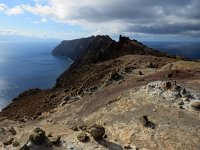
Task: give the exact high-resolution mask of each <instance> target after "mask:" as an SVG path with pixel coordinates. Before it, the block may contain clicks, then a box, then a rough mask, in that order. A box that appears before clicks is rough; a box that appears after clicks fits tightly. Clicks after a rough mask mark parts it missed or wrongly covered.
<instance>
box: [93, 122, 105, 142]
mask: <svg viewBox="0 0 200 150" xmlns="http://www.w3.org/2000/svg"><path fill="white" fill-rule="evenodd" d="M90 134H91V136H92V137H93V138H94V139H95V140H100V139H102V138H103V136H104V134H105V128H104V127H103V126H101V125H93V126H92V127H91V129H90Z"/></svg>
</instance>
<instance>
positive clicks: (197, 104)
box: [190, 102, 200, 111]
mask: <svg viewBox="0 0 200 150" xmlns="http://www.w3.org/2000/svg"><path fill="white" fill-rule="evenodd" d="M190 109H192V110H196V111H200V102H191V103H190Z"/></svg>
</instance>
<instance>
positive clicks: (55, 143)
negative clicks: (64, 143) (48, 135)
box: [51, 136, 61, 146]
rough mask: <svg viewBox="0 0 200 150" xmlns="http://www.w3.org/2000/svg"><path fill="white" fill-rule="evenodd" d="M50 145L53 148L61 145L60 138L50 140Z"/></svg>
mask: <svg viewBox="0 0 200 150" xmlns="http://www.w3.org/2000/svg"><path fill="white" fill-rule="evenodd" d="M51 143H52V144H53V145H55V146H59V145H60V143H61V136H57V137H55V138H53V139H52V140H51Z"/></svg>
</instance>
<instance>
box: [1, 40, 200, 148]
mask: <svg viewBox="0 0 200 150" xmlns="http://www.w3.org/2000/svg"><path fill="white" fill-rule="evenodd" d="M93 42H94V43H93ZM93 42H92V43H91V44H89V45H88V47H87V48H86V49H85V50H84V51H83V52H82V53H81V54H80V55H79V57H77V59H76V60H75V62H74V64H73V65H72V66H71V68H70V69H69V70H68V71H66V72H65V73H63V74H62V75H61V76H60V77H59V78H58V80H57V84H56V86H55V87H54V88H53V89H49V90H45V91H44V90H39V89H33V90H29V91H27V92H24V93H22V94H21V95H20V96H19V97H17V98H16V99H15V100H14V101H13V102H12V103H11V104H10V105H9V106H7V107H6V108H5V109H3V111H2V112H1V113H0V118H1V120H0V145H1V147H0V149H20V148H21V149H31V150H37V149H38V150H40V149H42V150H43V149H44V150H45V149H47V150H51V149H60V150H66V149H69V150H70V149H75V150H123V149H135V150H136V149H143V150H145V149H152V150H157V149H158V150H159V149H167V150H168V149H169V150H171V149H174V150H176V149H181V150H184V149H187V150H188V149H191V150H196V149H200V144H199V140H200V134H199V133H200V132H199V131H200V126H199V124H200V116H199V112H200V91H199V89H200V82H199V78H200V63H199V62H193V61H186V60H184V59H182V58H179V59H177V58H174V57H172V56H169V55H167V54H164V53H161V52H158V51H155V50H152V49H150V48H148V47H146V46H144V45H142V44H141V43H139V42H137V41H134V40H129V39H128V38H125V37H120V40H119V42H115V41H113V40H112V39H110V38H109V37H108V36H97V37H95V38H94V41H93ZM138 47H139V48H138ZM114 52H115V53H114ZM38 127H39V128H38ZM34 129H35V130H34Z"/></svg>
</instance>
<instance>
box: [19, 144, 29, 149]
mask: <svg viewBox="0 0 200 150" xmlns="http://www.w3.org/2000/svg"><path fill="white" fill-rule="evenodd" d="M19 150H30V148H29V147H28V146H27V145H26V144H25V145H24V146H22V147H21V148H20V149H19Z"/></svg>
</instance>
